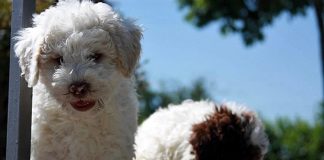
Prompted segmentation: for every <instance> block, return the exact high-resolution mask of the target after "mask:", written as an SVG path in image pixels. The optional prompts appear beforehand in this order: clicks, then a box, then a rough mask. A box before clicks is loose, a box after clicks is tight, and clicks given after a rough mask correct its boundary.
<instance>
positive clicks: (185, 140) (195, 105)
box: [136, 101, 269, 160]
mask: <svg viewBox="0 0 324 160" xmlns="http://www.w3.org/2000/svg"><path fill="white" fill-rule="evenodd" d="M268 144H269V142H268V139H267V136H266V134H265V132H264V128H263V125H262V123H261V121H260V119H259V118H258V117H257V115H256V113H254V112H252V111H251V110H249V109H247V108H246V107H244V106H240V105H237V104H235V103H225V104H222V105H220V106H218V105H216V104H214V103H212V102H207V101H201V102H193V101H185V102H183V103H182V104H181V105H178V106H173V105H170V106H169V107H168V108H166V109H160V110H158V111H157V112H156V113H154V114H153V115H152V116H150V117H149V118H148V119H147V120H146V121H145V122H144V123H143V124H142V125H141V126H140V128H139V130H138V133H137V137H136V145H137V146H136V159H138V160H262V159H263V157H264V155H265V154H266V152H267V147H268Z"/></svg>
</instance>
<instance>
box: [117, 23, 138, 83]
mask: <svg viewBox="0 0 324 160" xmlns="http://www.w3.org/2000/svg"><path fill="white" fill-rule="evenodd" d="M120 23H121V26H120V27H121V28H120V30H119V31H118V32H116V33H117V35H115V36H114V37H113V41H114V43H115V48H116V51H117V57H116V59H115V63H116V66H117V68H118V69H119V70H120V71H121V73H122V74H123V75H124V76H126V77H129V76H131V75H132V74H133V72H134V70H135V69H136V65H137V63H138V60H139V57H140V52H141V43H140V40H141V37H142V30H141V28H140V27H138V26H136V25H135V24H134V23H133V22H132V21H130V20H124V21H121V22H120Z"/></svg>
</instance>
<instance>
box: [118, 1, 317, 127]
mask: <svg viewBox="0 0 324 160" xmlns="http://www.w3.org/2000/svg"><path fill="white" fill-rule="evenodd" d="M113 2H114V4H115V8H117V9H118V10H119V11H121V12H122V13H123V14H124V15H125V16H126V17H132V18H135V19H137V22H138V24H141V25H142V26H143V28H144V30H145V31H144V39H143V41H142V45H143V52H142V53H143V54H142V57H141V59H142V61H143V60H148V63H147V64H146V65H145V66H144V70H145V71H146V72H147V74H148V78H149V81H150V83H151V84H152V86H153V87H154V88H155V89H159V88H160V86H161V82H166V83H167V84H168V83H169V84H177V85H190V84H191V82H192V81H193V80H195V79H197V78H199V77H202V78H204V79H205V80H206V82H207V85H208V89H209V91H210V93H212V96H213V98H214V99H215V100H217V101H224V100H227V101H237V102H239V103H243V104H246V105H248V106H250V107H252V108H254V109H255V110H257V111H258V112H260V113H261V115H262V116H263V117H265V118H268V119H271V120H273V119H274V118H276V117H279V116H288V117H290V118H295V117H296V116H299V117H301V118H303V119H306V120H309V121H313V119H314V115H315V113H316V111H318V109H319V108H318V105H319V103H320V101H321V97H322V92H321V88H322V83H321V80H322V78H321V72H320V71H321V70H320V60H319V58H320V55H319V45H318V39H319V37H318V35H317V34H318V32H317V28H316V23H315V22H316V21H315V17H314V13H313V10H309V11H308V12H307V13H308V14H307V16H306V17H297V18H293V19H292V18H290V17H289V16H288V15H282V16H280V17H279V18H278V19H277V20H276V21H275V22H274V25H272V26H270V27H267V28H265V35H266V40H265V41H264V42H261V43H258V44H256V45H254V46H252V47H245V46H244V44H243V42H242V40H241V37H240V36H239V35H237V34H230V35H228V36H223V35H221V34H220V33H219V27H218V24H217V23H216V24H212V25H209V26H208V27H205V28H203V29H197V28H196V27H194V26H193V25H191V24H189V23H188V22H186V21H185V20H184V15H185V13H184V11H180V10H179V8H178V6H177V3H176V0H154V1H152V0H141V1H138V0H119V1H117V0H115V1H113Z"/></svg>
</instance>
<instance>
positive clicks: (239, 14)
mask: <svg viewBox="0 0 324 160" xmlns="http://www.w3.org/2000/svg"><path fill="white" fill-rule="evenodd" d="M178 2H179V5H180V8H181V9H186V12H187V14H186V19H187V20H188V21H190V22H192V23H193V24H195V25H196V26H198V27H204V26H206V25H208V24H209V23H211V22H216V21H218V22H220V24H221V29H220V30H221V32H222V33H223V34H227V33H231V32H233V33H240V34H241V35H242V38H243V40H244V42H245V44H246V45H251V44H253V43H255V42H256V41H260V40H263V39H264V34H263V28H264V27H266V26H268V25H270V24H272V22H273V20H274V19H275V18H276V17H278V16H279V15H280V14H282V13H285V12H286V13H289V14H290V15H291V16H295V15H305V14H306V9H307V8H308V7H309V6H310V5H311V1H310V0H178Z"/></svg>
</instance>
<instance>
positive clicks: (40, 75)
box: [15, 0, 141, 111]
mask: <svg viewBox="0 0 324 160" xmlns="http://www.w3.org/2000/svg"><path fill="white" fill-rule="evenodd" d="M140 39H141V29H140V28H139V27H138V26H136V25H135V24H134V23H133V22H132V21H130V20H127V19H123V18H121V17H119V16H118V15H117V14H116V13H115V12H114V11H113V10H112V8H111V7H110V6H108V5H107V4H104V3H97V4H94V3H92V2H91V1H87V0H83V1H82V2H79V1H77V0H61V1H59V2H58V3H57V5H56V6H54V7H50V8H49V9H47V10H46V11H44V12H42V13H41V14H39V15H35V16H34V18H33V27H31V28H25V29H23V30H21V31H20V32H19V33H18V36H16V40H17V43H16V45H15V52H16V55H17V56H18V57H19V64H20V67H21V70H22V74H23V75H24V76H25V79H26V81H27V82H28V85H29V87H33V86H34V85H43V86H44V87H45V88H46V89H47V91H46V92H50V94H51V96H53V97H54V98H55V100H56V101H57V102H58V103H60V104H61V105H63V106H72V107H73V108H74V110H77V111H88V110H90V109H92V108H98V107H99V108H100V106H101V107H102V106H103V105H102V104H103V103H104V101H105V100H107V99H109V98H110V97H111V95H112V94H114V93H116V92H117V91H118V89H120V88H121V87H123V86H124V85H130V84H131V82H130V81H131V79H132V75H133V71H134V69H135V67H136V64H137V62H138V59H139V55H140V50H141V46H140ZM93 106H97V107H93Z"/></svg>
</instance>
